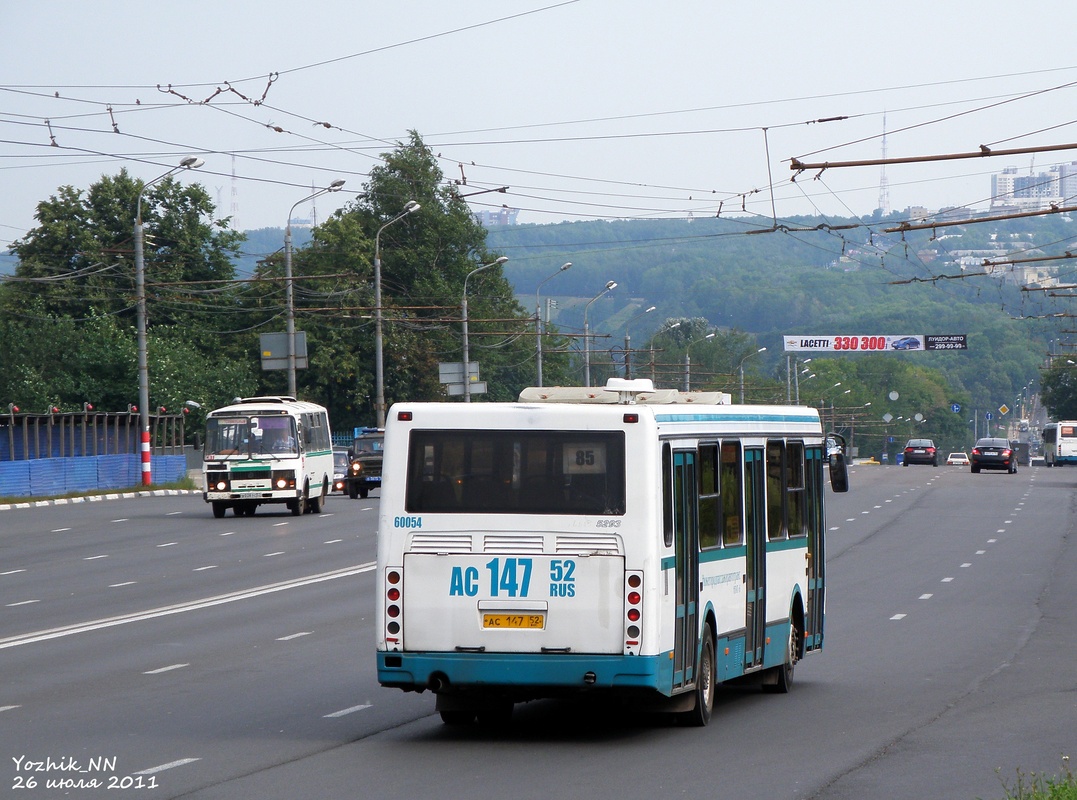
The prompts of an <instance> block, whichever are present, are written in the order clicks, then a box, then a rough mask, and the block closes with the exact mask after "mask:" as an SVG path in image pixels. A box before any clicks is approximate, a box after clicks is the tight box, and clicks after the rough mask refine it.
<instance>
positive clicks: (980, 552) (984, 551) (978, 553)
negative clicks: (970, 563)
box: [976, 550, 987, 556]
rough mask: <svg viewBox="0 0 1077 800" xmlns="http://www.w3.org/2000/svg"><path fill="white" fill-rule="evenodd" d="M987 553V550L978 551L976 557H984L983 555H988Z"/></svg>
mask: <svg viewBox="0 0 1077 800" xmlns="http://www.w3.org/2000/svg"><path fill="white" fill-rule="evenodd" d="M986 552H987V551H986V550H977V551H976V555H978V556H982V555H983V554H984V553H986Z"/></svg>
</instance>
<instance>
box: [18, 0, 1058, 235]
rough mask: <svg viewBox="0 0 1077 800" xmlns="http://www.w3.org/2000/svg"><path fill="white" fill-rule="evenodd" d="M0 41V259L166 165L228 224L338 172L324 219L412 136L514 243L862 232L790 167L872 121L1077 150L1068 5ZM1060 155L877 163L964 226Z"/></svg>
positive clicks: (186, 26)
mask: <svg viewBox="0 0 1077 800" xmlns="http://www.w3.org/2000/svg"><path fill="white" fill-rule="evenodd" d="M0 21H2V22H3V29H4V34H5V35H4V40H3V44H2V45H0V175H2V191H0V244H7V243H9V242H10V241H11V240H13V239H16V238H18V237H20V236H22V235H23V234H25V232H26V231H27V230H28V229H29V228H31V227H32V226H33V225H34V224H35V223H34V219H33V215H34V211H35V207H36V204H37V203H38V202H39V201H41V200H44V199H47V198H48V197H50V196H51V195H53V194H55V193H56V191H57V189H58V187H60V186H62V185H67V184H69V185H72V186H75V187H76V188H80V189H85V188H86V187H88V186H89V185H90V184H91V183H93V182H95V181H96V180H98V179H99V178H100V177H101V176H102V175H104V174H109V175H111V174H115V173H116V172H118V171H119V170H120V169H121V168H122V167H126V168H127V169H128V170H129V171H130V172H131V173H133V174H134V175H136V176H138V177H141V178H143V179H145V180H150V179H152V178H155V177H157V176H158V175H160V174H161V173H163V172H164V171H165V170H167V169H169V168H170V167H172V166H173V165H175V164H177V163H178V162H179V161H180V159H182V158H183V157H184V156H187V155H190V154H195V155H199V156H201V157H202V158H204V159H205V161H206V163H205V166H204V167H203V168H201V169H199V170H198V171H197V172H192V173H189V174H184V175H182V176H181V178H182V179H183V180H185V181H187V180H196V181H198V182H200V183H202V184H203V185H205V186H206V187H207V188H208V190H209V192H210V194H211V196H212V197H214V199H215V200H216V201H217V203H218V208H219V213H220V215H221V216H227V215H229V214H234V215H235V217H236V221H237V222H238V226H239V227H240V228H243V229H248V228H259V227H269V226H273V227H283V225H284V224H285V222H286V219H287V216H288V211H289V209H290V208H291V207H292V205H293V204H295V203H296V202H298V201H300V200H302V199H303V198H304V197H305V196H306V195H308V194H310V193H311V191H312V188H311V187H312V186H313V187H315V188H320V187H323V186H326V185H327V184H328V183H330V182H331V181H333V180H335V179H338V178H342V179H345V180H346V181H347V184H346V186H345V190H344V191H343V192H341V193H339V194H334V195H329V196H326V197H322V198H320V199H319V200H318V205H317V216H318V218H319V219H324V218H325V217H326V216H328V214H330V213H331V212H332V211H333V209H335V208H337V207H339V206H340V205H341V204H342V203H344V202H346V201H347V200H349V199H351V198H352V197H353V196H354V194H355V193H356V192H358V191H361V189H362V186H363V184H364V182H365V180H366V175H367V174H368V172H369V170H370V168H371V166H372V165H374V164H376V163H377V160H378V156H379V154H380V153H383V152H385V151H387V150H391V149H392V148H393V146H394V144H395V143H396V142H398V141H401V140H402V139H404V138H405V137H406V136H407V132H408V131H409V130H411V129H414V130H417V131H418V132H419V133H420V134H421V135H422V136H423V138H424V139H425V140H426V142H427V144H429V145H430V146H431V147H432V148H433V151H434V152H435V153H437V154H439V155H440V159H441V161H440V163H441V167H442V169H443V171H444V173H445V176H446V179H448V180H454V179H466V183H467V185H466V187H462V188H461V192H462V193H463V194H469V193H473V192H480V191H482V190H483V189H490V188H496V187H500V186H507V187H509V189H508V191H507V192H506V193H504V194H501V193H486V194H477V195H474V196H473V197H472V198H471V199H470V200H469V202H470V203H472V205H473V207H474V208H475V209H476V210H478V209H482V208H496V207H499V206H500V205H501V204H505V205H508V206H510V207H513V208H518V209H520V216H519V220H520V221H521V222H554V221H560V220H575V219H590V218H600V219H619V218H667V217H685V216H688V215H689V214H692V215H695V216H696V217H700V216H714V215H715V214H716V213H718V212H719V209H721V213H722V214H723V216H724V215H726V214H740V213H749V214H753V215H756V216H757V222H758V224H762V225H765V224H769V221H770V218H771V215H772V214H776V215H777V216H778V217H785V216H790V215H794V214H807V213H818V214H825V215H832V216H849V215H852V214H869V213H871V211H872V210H873V209H875V208H877V207H878V206H879V201H880V184H881V182H882V169H881V168H880V167H877V166H873V167H858V168H831V169H827V170H826V171H824V172H823V173H822V174H821V175H818V174H817V173H818V171H816V170H813V171H811V172H808V173H804V174H802V175H801V176H800V178H799V180H797V181H796V182H791V181H790V177H791V175H792V173H791V171H790V168H789V163H790V162H789V160H790V158H791V157H797V158H799V159H801V160H802V161H806V162H822V161H831V162H835V161H849V160H859V159H875V158H879V157H880V156H881V155H882V152H883V142H882V132H883V130H884V119H885V129H886V130H887V132H888V133H887V139H886V151H887V155H889V156H890V157H899V156H923V155H930V154H940V153H959V152H973V151H977V150H978V149H979V146H980V145H989V146H991V147H993V148H995V149H999V148H1023V147H1032V146H1036V145H1057V144H1064V143H1069V142H1077V127H1075V124H1074V123H1075V122H1077V121H1075V120H1074V117H1075V116H1077V114H1075V112H1074V108H1077V103H1075V102H1074V101H1075V99H1077V57H1074V56H1071V55H1069V54H1068V50H1069V48H1068V46H1067V44H1066V43H1067V42H1068V41H1069V39H1068V32H1069V31H1070V30H1071V29H1072V28H1073V23H1074V22H1075V21H1077V12H1075V11H1074V6H1073V4H1072V0H1058V1H1057V2H1056V1H1054V0H1047V1H1046V2H1039V3H1035V4H1025V3H1015V2H1012V0H1005V1H1003V0H979V2H975V3H973V2H950V1H949V0H947V1H945V2H941V3H934V4H928V5H925V4H913V5H909V4H892V3H887V4H883V3H876V2H870V0H857V1H856V2H852V1H847V0H835V1H832V2H831V1H829V0H828V1H826V2H817V3H804V2H788V0H767V1H766V2H743V1H742V2H736V3H731V2H721V1H720V0H664V1H663V2H658V0H567V1H564V2H557V1H556V0H468V2H458V1H457V0H409V2H376V3H375V2H370V1H369V0H324V1H322V2H318V0H312V1H311V2H305V3H300V2H293V3H285V2H279V0H258V2H250V3H231V2H208V1H207V0H190V1H189V2H185V0H173V2H168V3H155V2H145V0H141V1H140V2H129V1H128V0H101V1H100V2H85V0H55V1H54V2H49V3H41V2H37V3H27V2H18V3H16V2H8V3H5V4H4V9H3V11H2V12H0ZM270 76H273V77H272V79H271V78H270ZM169 87H171V90H172V91H169ZM834 117H846V118H847V119H843V120H840V121H829V122H816V120H826V119H831V118H834ZM1070 160H1077V149H1075V150H1072V151H1059V152H1053V153H1041V154H1038V155H1036V156H1035V157H1034V159H1033V156H1028V155H1022V156H1020V157H1011V158H982V159H969V160H963V161H949V162H939V163H929V164H920V165H916V166H905V165H892V166H890V167H887V168H886V178H887V180H888V183H889V203H890V206H891V208H893V209H894V210H901V209H904V208H906V207H907V206H910V205H924V206H928V207H931V208H937V207H939V206H951V205H953V206H970V207H974V208H984V207H986V205H987V202H988V199H989V196H990V187H991V182H990V175H991V173H993V172H996V171H1000V170H1001V169H1003V168H1004V167H1007V166H1015V167H1018V168H1019V169H1021V170H1030V169H1034V170H1035V171H1036V172H1040V171H1045V170H1047V169H1048V168H1049V167H1050V166H1051V165H1052V164H1057V163H1062V162H1068V161H1070ZM461 165H462V166H461ZM309 214H310V208H309V205H303V204H301V205H300V207H299V208H298V209H297V210H296V216H297V217H306V216H309Z"/></svg>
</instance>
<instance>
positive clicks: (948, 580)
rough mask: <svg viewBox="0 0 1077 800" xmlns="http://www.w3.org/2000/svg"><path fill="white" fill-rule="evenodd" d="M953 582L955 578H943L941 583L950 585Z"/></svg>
mask: <svg viewBox="0 0 1077 800" xmlns="http://www.w3.org/2000/svg"><path fill="white" fill-rule="evenodd" d="M951 581H953V578H943V579H942V581H941V583H950V582H951Z"/></svg>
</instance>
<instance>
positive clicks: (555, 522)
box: [375, 379, 848, 725]
mask: <svg viewBox="0 0 1077 800" xmlns="http://www.w3.org/2000/svg"><path fill="white" fill-rule="evenodd" d="M729 400H730V397H729V395H728V394H722V393H717V392H712V393H704V392H691V393H689V392H678V391H675V390H657V391H656V390H654V389H653V388H652V387H651V381H649V380H618V379H612V380H611V381H610V382H609V383H608V384H607V386H606V388H605V389H602V388H595V389H590V388H582V387H559V388H539V389H526V390H524V392H523V393H522V394H521V397H520V400H519V401H518V402H514V403H512V402H510V403H473V404H470V405H469V404H464V403H397V404H396V405H394V406H393V408H392V409H391V411H390V415H389V416H390V418H389V420H388V422H387V424H386V431H385V483H384V485H383V487H382V497H381V507H380V512H379V530H378V563H377V586H378V599H377V607H376V609H377V610H376V622H375V628H376V630H377V636H378V640H377V645H376V650H377V670H378V680H379V682H380V683H381V684H382V685H383V686H388V687H396V688H399V689H403V690H405V691H419V692H422V691H424V690H427V689H429V690H432V691H433V692H434V693H435V695H436V708H437V711H438V712H439V713H440V714H441V718H442V720H443V721H444V722H446V723H448V724H466V723H470V722H471V721H473V720H475V719H476V718H478V719H479V721H480V722H484V721H490V722H497V721H503V720H504V719H506V718H507V717H508V716H509V715H511V713H512V708H513V704H514V703H516V702H523V701H526V700H531V699H535V698H542V697H553V696H569V697H573V696H580V695H582V694H584V693H588V692H599V693H606V694H608V695H614V696H618V697H621V698H626V699H630V700H633V701H636V702H637V703H639V704H640V706H641V707H644V708H647V709H653V710H661V711H667V712H676V713H679V714H681V715H682V717H683V718H684V719H685V721H686V722H689V723H690V724H694V725H706V724H707V722H708V720H709V719H710V716H711V710H712V707H713V704H714V696H715V691H716V686H717V684H718V683H721V682H724V681H732V680H736V679H745V680H752V679H754V680H755V681H757V682H758V683H760V684H761V685H762V687H763V688H764V689H765V690H769V691H774V692H786V691H788V690H789V688H790V685H791V682H792V678H793V668H794V666H795V665H796V663H797V662H798V661H799V660H800V659H801V658H802V657H804V656H805V655H806V654H810V653H813V652H817V651H819V650H821V649H822V647H823V611H824V606H825V601H824V592H825V532H826V522H825V513H824V498H825V495H826V494H827V493H828V491H827V489H826V479H825V475H826V474H827V470H826V469H825V465H829V474H830V483H831V486H832V488H833V490H834V491H847V490H848V474H847V472H846V469H845V459H844V454H843V453H842V452H841V451H840V448H839V447H838V446H837V445H836V443H835V439H833V438H832V437H829V436H827V435H826V434H824V432H823V429H822V426H821V425H820V420H819V414H818V412H817V411H816V410H815V409H812V408H806V407H803V406H769V405H761V406H748V405H731V404H730V403H729Z"/></svg>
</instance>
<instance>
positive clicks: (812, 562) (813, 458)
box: [804, 447, 826, 650]
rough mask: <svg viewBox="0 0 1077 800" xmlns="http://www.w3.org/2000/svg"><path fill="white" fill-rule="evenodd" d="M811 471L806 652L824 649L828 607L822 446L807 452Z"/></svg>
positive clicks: (808, 481)
mask: <svg viewBox="0 0 1077 800" xmlns="http://www.w3.org/2000/svg"><path fill="white" fill-rule="evenodd" d="M805 455H806V457H807V461H806V463H807V470H806V472H805V475H804V480H805V489H806V492H805V499H806V501H807V508H806V510H805V516H806V518H807V523H808V551H807V553H806V554H805V558H806V559H807V564H806V565H805V570H804V572H805V577H806V579H807V592H808V608H807V609H806V610H805V614H806V617H807V630H806V631H805V632H804V649H805V650H818V649H819V648H820V647H822V646H823V610H824V608H825V607H826V596H825V594H824V592H825V590H826V588H825V587H826V581H825V575H824V570H825V569H826V567H825V564H826V559H825V555H826V553H825V543H826V542H825V539H824V530H825V525H826V520H825V518H824V513H823V461H824V451H823V448H821V447H809V448H808V449H807V451H806V452H805Z"/></svg>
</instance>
